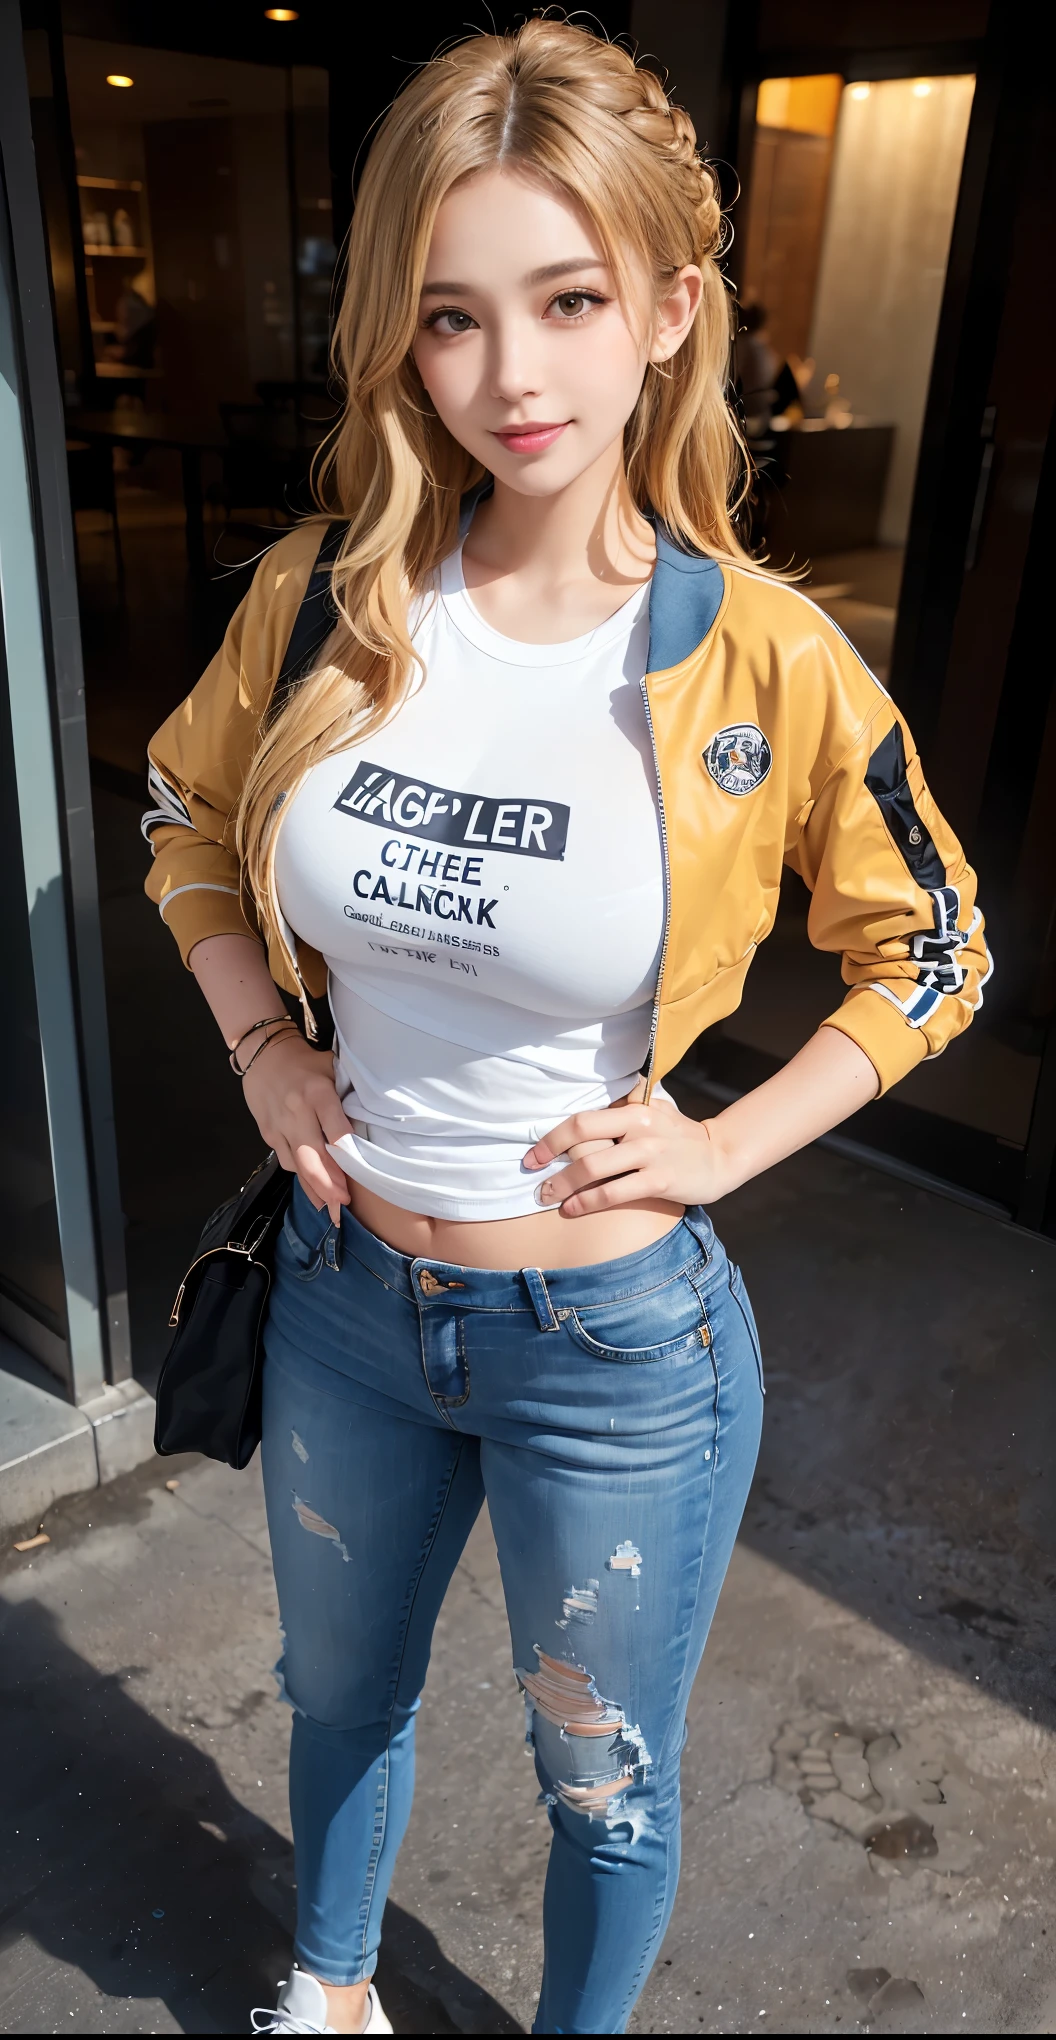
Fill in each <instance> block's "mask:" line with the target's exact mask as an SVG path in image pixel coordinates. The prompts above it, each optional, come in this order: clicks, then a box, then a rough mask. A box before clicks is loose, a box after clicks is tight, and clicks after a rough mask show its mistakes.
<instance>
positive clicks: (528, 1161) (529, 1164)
mask: <svg viewBox="0 0 1056 2040" xmlns="http://www.w3.org/2000/svg"><path fill="white" fill-rule="evenodd" d="M524 1166H525V1168H526V1169H538V1168H540V1167H541V1166H542V1165H541V1163H540V1161H539V1157H538V1155H537V1154H536V1152H535V1149H534V1147H531V1148H529V1150H528V1153H527V1154H526V1155H525V1157H524Z"/></svg>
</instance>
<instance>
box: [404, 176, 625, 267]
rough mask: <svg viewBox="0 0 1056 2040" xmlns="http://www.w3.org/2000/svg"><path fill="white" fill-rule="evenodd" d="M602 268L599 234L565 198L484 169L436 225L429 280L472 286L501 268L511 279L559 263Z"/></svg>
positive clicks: (454, 193)
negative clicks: (581, 262)
mask: <svg viewBox="0 0 1056 2040" xmlns="http://www.w3.org/2000/svg"><path fill="white" fill-rule="evenodd" d="M580 257H581V258H583V259H584V260H585V261H594V262H604V261H605V260H606V251H605V247H604V244H603V242H602V239H601V236H600V234H599V233H598V230H597V228H596V227H595V226H594V224H593V222H592V221H591V220H590V218H589V217H588V215H587V214H586V212H585V211H584V210H583V208H582V207H581V206H579V205H577V204H576V202H575V201H574V200H573V199H572V198H571V197H570V196H568V195H567V194H566V193H564V192H561V191H558V190H555V189H554V187H553V186H551V185H547V184H544V183H543V182H542V181H541V180H540V179H537V178H533V177H532V176H531V175H530V174H525V173H524V172H523V171H519V170H513V169H510V168H507V169H503V170H499V169H494V170H480V171H477V172H476V173H475V174H474V175H473V176H471V177H466V178H463V179H462V180H461V182H460V183H458V184H456V185H454V186H453V187H452V189H451V190H450V191H449V192H448V193H447V195H446V197H445V198H444V200H443V202H442V203H441V206H440V209H439V212H438V213H437V216H436V221H435V223H434V226H433V233H432V239H431V241H430V245H429V255H428V259H427V262H426V271H425V274H426V279H427V280H428V279H429V278H431V277H434V276H441V275H442V276H445V277H452V278H453V277H460V278H466V279H469V278H470V277H476V276H478V275H481V276H482V278H483V275H484V274H486V276H487V278H488V280H493V279H494V276H495V273H496V267H498V268H500V269H501V271H502V273H503V274H504V275H505V276H507V277H508V278H510V279H511V280H520V279H521V278H522V277H525V276H527V275H528V274H529V273H530V272H531V271H532V270H534V269H538V268H542V267H544V266H545V265H546V264H547V263H550V262H555V261H562V262H564V261H571V260H575V259H577V258H580Z"/></svg>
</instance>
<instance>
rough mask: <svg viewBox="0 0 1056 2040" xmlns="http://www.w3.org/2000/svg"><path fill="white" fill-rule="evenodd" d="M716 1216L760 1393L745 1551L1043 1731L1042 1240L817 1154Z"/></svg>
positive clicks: (1048, 1566)
mask: <svg viewBox="0 0 1056 2040" xmlns="http://www.w3.org/2000/svg"><path fill="white" fill-rule="evenodd" d="M716 1220H717V1223H718V1226H719V1230H720V1232H721V1233H722V1236H723V1238H724V1240H725V1242H726V1245H727V1247H728V1249H729V1252H730V1254H731V1256H732V1257H733V1258H735V1259H738V1260H740V1261H741V1262H742V1264H743V1267H744V1272H745V1279H746V1282H747V1286H748V1290H749V1293H750V1295H751V1298H752V1302H753V1305H754V1306H755V1311H756V1316H757V1318H758V1321H759V1327H760V1332H761V1336H762V1345H763V1354H764V1359H765V1363H766V1368H767V1380H768V1390H769V1393H768V1398H767V1413H766V1423H765V1426H764V1432H763V1447H762V1453H761V1457H760V1462H759V1468H758V1472H757V1474H756V1479H755V1484H754V1487H753V1490H752V1495H751V1499H750V1501H749V1505H748V1510H747V1514H746V1517H745V1521H744V1526H743V1529H742V1533H741V1535H742V1540H743V1541H746V1542H747V1543H748V1544H750V1545H751V1546H753V1547H754V1548H755V1549H756V1550H758V1551H761V1552H762V1553H764V1554H765V1555H766V1556H767V1557H768V1558H771V1559H773V1560H775V1561H776V1562H777V1563H778V1564H779V1565H781V1566H783V1567H785V1568H786V1569H788V1570H789V1571H791V1572H792V1573H794V1574H795V1575H797V1576H798V1577H799V1578H800V1579H803V1580H805V1581H807V1582H808V1583H809V1584H810V1585H812V1586H815V1587H818V1588H821V1589H822V1590H823V1591H824V1592H826V1593H828V1594H830V1595H832V1596H833V1597H834V1598H835V1599H837V1600H838V1601H840V1602H842V1603H843V1604H844V1605H845V1606H847V1607H850V1608H853V1609H854V1610H855V1611H856V1612H857V1613H858V1614H860V1615H864V1616H866V1617H867V1618H868V1619H869V1620H870V1621H871V1622H874V1623H877V1624H879V1625H880V1626H881V1627H882V1628H884V1629H886V1630H887V1631H888V1632H889V1633H890V1634H892V1635H894V1636H896V1637H897V1638H898V1639H899V1641H900V1642H903V1643H905V1644H906V1645H908V1646H909V1647H910V1648H911V1649H912V1650H914V1651H917V1652H920V1653H922V1654H924V1655H925V1656H927V1657H930V1658H931V1659H932V1660H934V1661H936V1662H938V1663H939V1664H941V1665H943V1666H945V1667H947V1668H948V1669H951V1670H953V1671H956V1672H958V1673H959V1674H960V1675H961V1676H962V1677H963V1678H964V1679H965V1680H966V1681H967V1682H969V1683H971V1684H974V1683H975V1682H976V1681H977V1680H978V1681H979V1683H980V1684H981V1685H983V1686H984V1687H985V1688H986V1689H988V1690H989V1691H990V1692H991V1693H992V1694H994V1695H995V1697H997V1698H999V1699H1001V1700H1003V1701H1004V1702H1005V1703H1006V1704H1008V1705H1009V1706H1013V1707H1016V1708H1018V1709H1019V1710H1021V1711H1022V1712H1023V1713H1025V1714H1028V1715H1031V1716H1032V1717H1033V1718H1034V1719H1035V1720H1037V1721H1046V1722H1048V1723H1049V1724H1052V1722H1053V1721H1054V1720H1056V1704H1054V1699H1053V1685H1052V1663H1053V1658H1054V1655H1056V1651H1054V1643H1056V1623H1054V1614H1056V1602H1054V1593H1053V1590H1054V1588H1056V1490H1054V1487H1053V1482H1052V1477H1051V1469H1052V1466H1053V1463H1054V1459H1056V1368H1054V1365H1053V1363H1054V1359H1056V1330H1054V1328H1056V1247H1054V1245H1053V1243H1052V1242H1050V1241H1048V1240H1044V1239H1040V1238H1038V1237H1037V1236H1036V1235H1033V1234H1030V1233H1025V1232H1022V1231H1019V1230H1017V1229H1016V1228H1014V1227H1012V1226H1011V1225H1004V1224H1001V1223H1000V1222H998V1221H996V1220H994V1219H993V1218H990V1217H987V1216H984V1215H982V1214H978V1213H976V1212H973V1211H971V1210H967V1209H965V1208H964V1207H963V1206H961V1205H959V1204H956V1203H953V1202H951V1201H950V1200H948V1199H946V1198H944V1197H941V1196H936V1195H932V1194H931V1193H929V1192H927V1191H923V1190H918V1189H916V1188H914V1187H912V1186H910V1185H908V1184H903V1183H901V1182H899V1181H898V1180H897V1179H895V1178H892V1177H890V1176H886V1175H883V1174H880V1173H878V1172H876V1171H874V1170H872V1169H869V1168H863V1167H860V1166H859V1165H857V1164H855V1163H853V1162H850V1161H847V1160H843V1159H842V1158H840V1157H837V1156H836V1155H833V1154H830V1153H824V1152H822V1151H820V1150H818V1149H812V1150H808V1151H807V1152H805V1153H804V1154H802V1155H798V1156H796V1157H794V1158H793V1159H792V1160H791V1161H789V1162H786V1163H784V1164H783V1165H782V1166H781V1167H780V1168H779V1169H775V1170H773V1171H771V1172H770V1174H769V1175H767V1176H766V1177H763V1178H761V1179H760V1180H758V1181H757V1182H755V1183H752V1184H749V1185H747V1186H746V1187H745V1189H743V1190H741V1191H739V1192H738V1193H737V1195H736V1196H734V1197H731V1198H729V1199H728V1200H727V1201H726V1202H725V1203H724V1204H723V1205H722V1206H721V1207H719V1208H718V1210H717V1212H716Z"/></svg>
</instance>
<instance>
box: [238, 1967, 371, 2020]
mask: <svg viewBox="0 0 1056 2040" xmlns="http://www.w3.org/2000/svg"><path fill="white" fill-rule="evenodd" d="M252 2019H253V2031H254V2033H334V2032H336V2031H337V2028H336V2027H335V2026H328V2025H327V2023H326V1992H325V1990H324V1989H323V1986H322V1984H321V1983H320V1982H318V1980H317V1978H316V1977H314V1976H309V1975H308V1972H307V1970H305V1969H298V1968H297V1967H296V1965H295V1966H294V1970H293V1974H292V1976H291V1977H290V1978H289V1979H288V1981H287V1982H286V1983H284V1984H283V1985H282V1987H281V1989H280V1991H279V2002H278V2004H277V2005H276V2007H275V2010H274V2011H273V2012H272V2011H269V2010H268V2008H267V2006H266V2005H255V2006H254V2008H253V2012H252ZM359 2030H360V2032H361V2033H391V2032H392V2027H391V2026H390V2024H389V2022H388V2020H387V2018H386V2017H385V2014H384V2012H383V2011H382V2009H381V1999H380V1998H379V1996H378V1993H377V1991H376V1990H375V1988H374V1985H373V1984H371V1985H370V1987H369V1989H368V1991H367V2023H366V2025H365V2026H361V2027H360V2029H359Z"/></svg>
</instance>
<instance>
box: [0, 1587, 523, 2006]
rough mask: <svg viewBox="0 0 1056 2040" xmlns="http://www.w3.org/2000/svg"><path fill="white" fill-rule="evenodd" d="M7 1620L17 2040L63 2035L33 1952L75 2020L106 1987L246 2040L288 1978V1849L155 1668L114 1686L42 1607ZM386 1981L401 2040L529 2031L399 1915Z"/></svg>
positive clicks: (9, 1937)
mask: <svg viewBox="0 0 1056 2040" xmlns="http://www.w3.org/2000/svg"><path fill="white" fill-rule="evenodd" d="M2 1606H3V1604H2V1603H0V1607H2ZM0 1619H2V1621H3V1628H4V1637H5V1646H6V1653H5V1654H6V1656H7V1661H8V1663H9V1665H10V1666H11V1667H12V1668H13V1676H12V1678H11V1680H10V1683H9V1684H8V1686H7V1687H6V1689H5V1690H4V1692H3V1694H2V1697H0V1741H2V1747H3V1751H4V1760H3V1776H4V1787H3V1799H4V1802H5V1814H4V1831H5V1834H6V1838H7V1840H6V1849H5V1854H6V1864H5V1867H4V1872H3V1877H2V1882H0V1954H2V1955H3V1956H4V1958H5V1970H6V1974H5V1982H6V1983H7V1985H8V1989H7V1991H6V1992H5V1996H6V2000H7V2006H6V2014H5V2023H6V2025H7V2030H8V2031H19V2032H33V2031H57V2030H59V2026H60V2025H61V2026H62V2027H65V2026H66V2019H65V2018H61V2019H60V2020H59V2022H58V2024H53V2023H52V2021H51V2009H49V2011H48V2013H47V2015H46V2019H45V2023H43V2024H41V2025H34V2023H33V2014H34V1988H35V1983H34V1964H33V1962H32V1960H28V1961H27V1960H26V1959H25V1955H23V1959H22V1961H21V1964H20V1965H18V1966H20V1968H21V1976H19V1975H17V1974H13V1973H12V1969H11V1967H10V1961H11V1958H12V1957H13V1956H14V1955H15V1952H16V1949H17V1947H18V1944H21V1946H22V1949H23V1951H25V1950H26V1949H27V1948H30V1947H32V1946H35V1948H36V1949H37V1950H39V1951H41V1952H42V1953H43V1954H44V1956H45V1957H48V1958H51V1963H54V1962H56V1961H57V1962H59V1963H61V1964H62V1965H63V1969H64V1970H65V1971H66V1973H67V1974H68V1975H69V1976H70V1983H71V2005H70V2010H69V2015H70V2016H71V2017H73V2018H76V2016H77V2008H75V2005H74V2003H73V2001H72V2000H73V1998H74V1997H75V1998H76V1999H77V2000H78V2001H80V2003H81V2004H83V2001H84V1999H85V1996H86V1986H87V1995H88V1996H89V1997H90V1995H91V1986H93V1985H94V1987H95V1992H97V1993H99V1994H100V1995H101V1996H103V1997H105V1998H108V1999H110V2000H111V2001H113V2000H116V2001H118V2003H120V2002H122V2001H124V2002H125V2003H128V2002H129V2001H139V2000H147V2001H151V2002H152V2003H154V2004H156V2003H157V2002H158V2001H159V2000H160V2001H161V2002H162V2003H163V2004H164V2005H165V2006H166V2007H167V2009H168V2011H169V2013H170V2014H171V2017H172V2019H173V2020H174V2021H175V2022H176V2024H177V2027H178V2029H180V2030H182V2031H183V2032H186V2033H217V2032H242V2031H245V2030H246V2028H247V2008H248V2006H249V2004H250V2003H257V2004H263V2005H267V2004H274V2002H275V1987H276V1982H277V1980H278V1978H279V1977H281V1976H283V1975H285V1973H286V1965H287V1962H288V1947H289V1933H290V1930H291V1927H292V1915H293V1896H294V1885H293V1858H292V1851H291V1849H290V1847H289V1844H288V1843H287V1842H286V1841H285V1839H284V1838H283V1837H282V1836H281V1835H279V1834H278V1833H276V1831H275V1829H274V1828H272V1827H270V1826H269V1824H268V1823H267V1822H266V1821H264V1820H261V1819H260V1818H259V1817H258V1816H257V1815H255V1814H253V1813H251V1812H250V1811H249V1810H248V1809H247V1808H246V1807H245V1806H243V1805H242V1804H240V1803H239V1801H238V1800H237V1799H235V1798H234V1797H233V1796H232V1794H231V1792H230V1791H229V1790H228V1788H227V1787H226V1785H225V1784H224V1781H223V1779H222V1777H221V1775H220V1772H219V1770H218V1769H217V1766H216V1765H215V1764H214V1763H213V1761H212V1759H211V1758H209V1757H207V1756H205V1755H203V1754H202V1752H201V1751H200V1750H198V1749H196V1748H195V1747H194V1745H193V1744H192V1743H190V1742H188V1741H187V1740H186V1739H185V1738H183V1737H182V1736H180V1735H177V1734H175V1733H173V1732H172V1731H171V1730H169V1729H167V1728H166V1727H164V1726H163V1725H161V1724H159V1723H158V1722H157V1721H156V1720H154V1719H153V1718H152V1716H151V1715H150V1714H148V1713H146V1712H145V1711H144V1709H143V1708H141V1707H140V1706H139V1705H138V1704H137V1702H136V1699H135V1697H134V1696H135V1689H136V1681H137V1678H138V1677H139V1676H141V1668H140V1667H138V1666H137V1665H135V1664H129V1665H126V1666H123V1667H122V1668H121V1669H120V1670H119V1671H116V1672H114V1673H112V1674H110V1675H108V1676H104V1675H101V1674H100V1673H99V1672H98V1671H96V1670H95V1669H94V1668H93V1667H92V1666H91V1665H88V1664H86V1663H85V1662H84V1660H83V1659H82V1658H80V1657H78V1656H77V1654H76V1653H75V1652H74V1651H72V1650H70V1649H69V1647H68V1646H67V1645H66V1644H65V1643H64V1642H63V1641H62V1640H61V1638H60V1636H59V1634H58V1632H57V1628H56V1625H55V1622H54V1620H53V1618H52V1616H51V1615H50V1613H49V1612H47V1611H46V1610H45V1609H43V1608H41V1607H40V1606H38V1605H35V1604H32V1603H29V1604H26V1605H24V1606H22V1607H7V1608H6V1609H5V1610H4V1613H3V1616H2V1617H0ZM43 1966H44V1967H47V1968H50V1966H51V1965H50V1964H45V1965H43ZM51 1974H52V1977H53V1976H54V1971H53V1969H52V1971H51ZM378 1983H379V1986H380V1989H381V1993H382V1996H383V1998H384V2000H385V2004H386V2008H387V2010H388V2011H389V2013H390V2015H391V2016H392V2018H393V2020H394V2022H395V2024H396V2027H397V2030H398V2031H400V2032H404V2033H467V2032H469V2033H518V2032H520V2031H521V2030H522V2028H521V2027H520V2026H518V2025H517V2024H516V2022H515V2021H514V2020H513V2019H512V2018H511V2017H510V2016H509V2014H508V2013H507V2012H506V2011H505V2009H504V2008H503V2006H502V2005H501V2004H500V2003H499V2002H498V2001H497V2000H496V1999H495V1998H493V1997H492V1996H490V1995H489V1993H488V1992H487V1991H486V1990H483V1989H482V1988H481V1987H480V1985H478V1984H476V1983H474V1982H473V1981H472V1980H471V1979H470V1978H469V1977H468V1976H466V1975H465V1974H464V1973H463V1972H462V1971H461V1970H460V1969H458V1968H457V1967H455V1965H454V1964H453V1963H451V1962H450V1961H449V1960H448V1959H447V1958H446V1957H445V1956H444V1954H443V1953H442V1951H441V1949H440V1947H439V1945H438V1943H437V1941H436V1940H435V1938H434V1937H433V1935H432V1934H431V1933H430V1932H429V1931H428V1929H427V1928H425V1927H423V1926H422V1925H421V1924H420V1923H419V1922H418V1921H417V1920H414V1919H412V1918H411V1916H410V1915H409V1914H408V1913H406V1912H403V1911H402V1910H401V1909H400V1908H399V1907H398V1906H393V1905H390V1906H389V1908H388V1910H387V1912H386V1916H385V1947H384V1955H383V1957H382V1961H381V1964H380V1966H379V1970H378ZM48 2004H49V2008H53V2007H54V2005H55V1984H54V1981H51V1982H50V1983H49V1986H48ZM85 2009H86V2010H87V2009H88V2008H87V2007H85ZM94 2009H95V2008H94V2007H92V2010H94ZM92 2025H93V2029H97V2027H96V2021H95V2020H94V2019H93V2021H92ZM68 2030H71V2031H83V2030H85V2028H84V2026H78V2025H72V2026H70V2027H69V2029H68ZM125 2030H132V2031H135V2030H140V2031H143V2030H151V2028H149V2027H147V2028H144V2027H142V2026H139V2027H136V2026H132V2027H126V2028H125Z"/></svg>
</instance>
